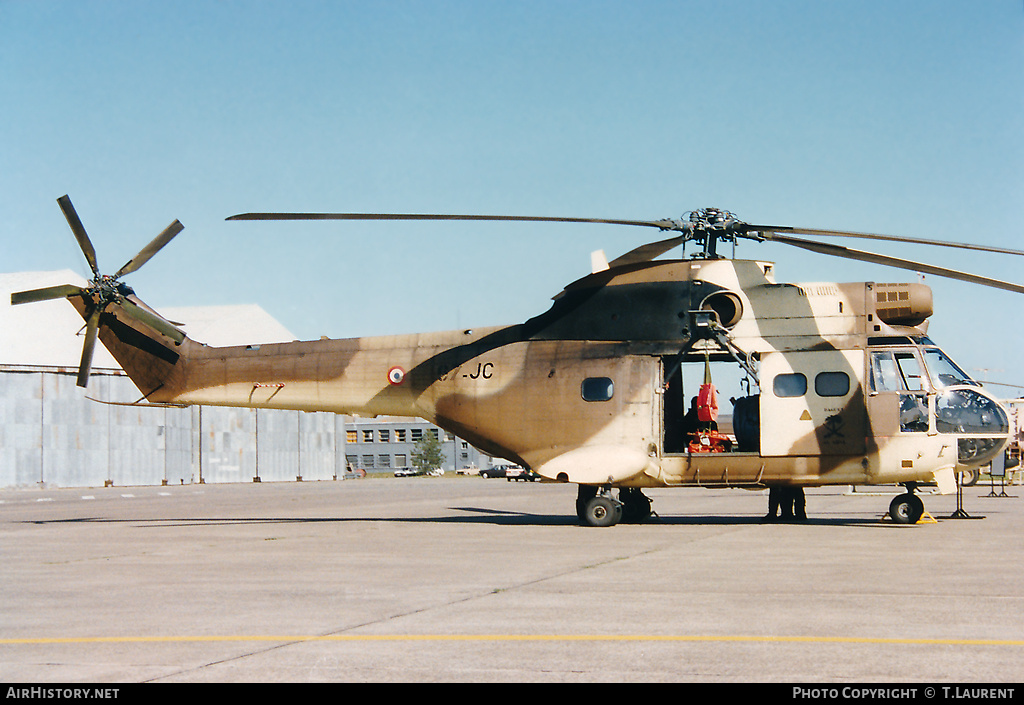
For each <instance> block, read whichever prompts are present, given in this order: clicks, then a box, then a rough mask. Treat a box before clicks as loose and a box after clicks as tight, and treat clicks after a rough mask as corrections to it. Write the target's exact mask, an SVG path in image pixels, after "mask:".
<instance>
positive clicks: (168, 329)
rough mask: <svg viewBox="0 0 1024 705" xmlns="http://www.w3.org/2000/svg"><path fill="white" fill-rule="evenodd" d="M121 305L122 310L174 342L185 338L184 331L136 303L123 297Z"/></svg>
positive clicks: (179, 341)
mask: <svg viewBox="0 0 1024 705" xmlns="http://www.w3.org/2000/svg"><path fill="white" fill-rule="evenodd" d="M121 306H122V307H123V308H124V312H125V313H127V314H128V315H129V316H131V317H132V318H134V319H136V320H138V321H141V322H142V323H144V324H145V325H147V326H149V327H150V328H152V329H153V330H155V331H157V332H158V333H162V334H163V335H166V336H167V337H168V338H171V339H172V340H173V341H174V342H176V343H181V341H183V340H184V339H185V333H184V332H183V331H180V330H178V329H177V328H175V327H174V326H173V325H171V324H170V323H169V322H168V321H166V320H164V319H163V318H161V317H160V316H158V315H156V314H155V313H150V312H149V311H147V310H146V309H144V308H142V307H141V306H139V305H138V304H137V303H135V302H134V301H132V300H130V299H123V300H122V301H121Z"/></svg>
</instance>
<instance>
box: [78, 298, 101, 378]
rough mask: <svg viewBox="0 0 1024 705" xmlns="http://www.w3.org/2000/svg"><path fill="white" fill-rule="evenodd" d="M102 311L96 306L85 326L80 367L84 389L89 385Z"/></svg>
mask: <svg viewBox="0 0 1024 705" xmlns="http://www.w3.org/2000/svg"><path fill="white" fill-rule="evenodd" d="M102 312H103V311H102V309H100V307H99V306H96V307H94V308H93V309H92V312H91V313H90V314H89V320H88V321H87V322H86V324H85V345H84V346H82V361H81V363H79V365H78V382H77V384H78V386H79V387H84V386H86V385H87V384H89V373H90V372H91V371H92V353H93V350H94V349H95V348H96V336H97V334H98V332H99V326H100V314H101V313H102Z"/></svg>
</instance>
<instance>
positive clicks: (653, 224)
mask: <svg viewBox="0 0 1024 705" xmlns="http://www.w3.org/2000/svg"><path fill="white" fill-rule="evenodd" d="M225 220H497V221H518V222H527V223H606V224H608V225H641V226H644V227H649V228H659V229H661V230H668V229H671V228H672V227H673V225H674V224H675V223H674V222H673V221H671V220H610V219H606V218H561V217H549V216H532V215H451V214H448V215H442V214H433V213H241V214H239V215H233V216H231V217H229V218H226V219H225Z"/></svg>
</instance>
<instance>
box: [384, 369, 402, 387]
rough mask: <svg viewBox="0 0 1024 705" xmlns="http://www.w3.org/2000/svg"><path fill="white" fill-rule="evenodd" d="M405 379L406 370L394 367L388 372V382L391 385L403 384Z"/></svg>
mask: <svg viewBox="0 0 1024 705" xmlns="http://www.w3.org/2000/svg"><path fill="white" fill-rule="evenodd" d="M403 379H405V370H403V369H402V368H401V367H392V368H391V369H390V370H388V382H390V383H391V384H395V385H398V384H401V383H402V380H403Z"/></svg>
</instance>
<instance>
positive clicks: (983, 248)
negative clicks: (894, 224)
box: [748, 225, 1024, 256]
mask: <svg viewBox="0 0 1024 705" xmlns="http://www.w3.org/2000/svg"><path fill="white" fill-rule="evenodd" d="M748 227H749V229H750V230H753V231H757V232H760V233H762V234H764V233H766V232H775V233H795V234H797V235H820V236H823V237H854V238H860V239H862V240H886V241H889V242H909V243H913V244H916V245H934V246H936V247H953V248H957V249H961V250H978V251H979V252H995V253H997V254H1001V255H1020V256H1024V250H1009V249H1004V248H1002V247H989V246H988V245H975V244H972V243H969V242H950V241H947V240H927V239H925V238H919V237H904V236H902V235H878V234H875V233H857V232H850V231H847V230H820V229H817V228H790V227H775V226H772V225H751V226H748Z"/></svg>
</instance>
